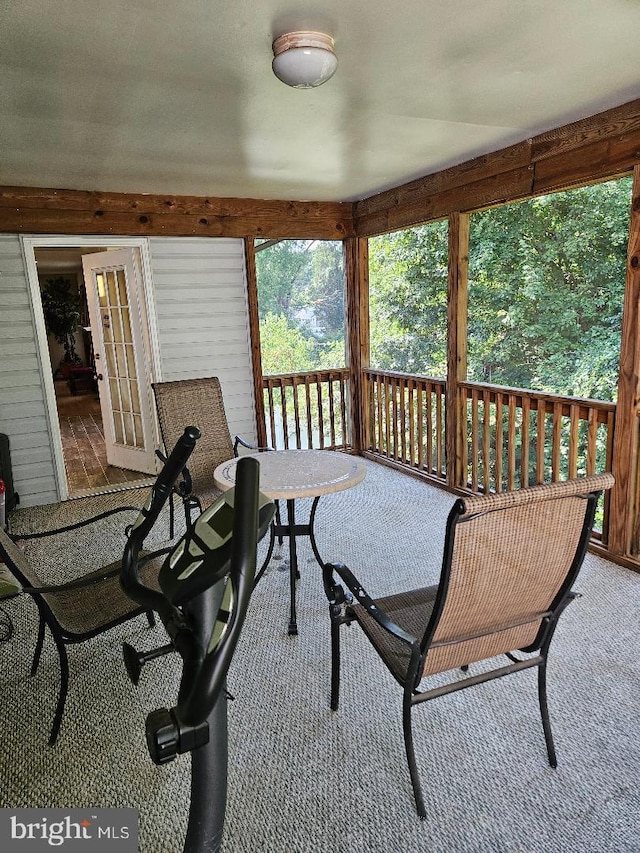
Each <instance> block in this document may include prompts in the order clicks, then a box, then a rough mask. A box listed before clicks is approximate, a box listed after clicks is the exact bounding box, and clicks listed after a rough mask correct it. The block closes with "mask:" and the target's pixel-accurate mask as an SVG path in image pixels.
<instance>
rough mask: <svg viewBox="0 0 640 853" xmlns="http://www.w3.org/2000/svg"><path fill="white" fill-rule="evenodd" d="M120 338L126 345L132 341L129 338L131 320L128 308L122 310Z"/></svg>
mask: <svg viewBox="0 0 640 853" xmlns="http://www.w3.org/2000/svg"><path fill="white" fill-rule="evenodd" d="M122 337H123V339H124V341H125V343H127V344H130V343H131V342H132V340H133V338H132V337H131V318H130V316H129V309H128V308H123V309H122Z"/></svg>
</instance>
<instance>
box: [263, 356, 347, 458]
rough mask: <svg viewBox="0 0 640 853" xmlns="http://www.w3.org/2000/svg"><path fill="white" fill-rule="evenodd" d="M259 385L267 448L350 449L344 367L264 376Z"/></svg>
mask: <svg viewBox="0 0 640 853" xmlns="http://www.w3.org/2000/svg"><path fill="white" fill-rule="evenodd" d="M262 387H263V389H264V410H265V420H266V427H267V438H268V442H269V445H270V446H271V447H275V448H277V449H278V450H282V449H285V450H288V449H290V448H292V449H296V448H297V449H306V448H309V449H311V448H314V449H320V450H348V449H350V447H351V440H350V432H349V426H348V417H347V412H348V408H349V369H348V368H346V367H342V368H336V369H335V370H318V371H309V372H307V373H294V374H284V373H282V374H276V375H272V376H264V377H263V380H262Z"/></svg>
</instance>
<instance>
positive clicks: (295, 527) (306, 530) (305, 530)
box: [254, 497, 324, 636]
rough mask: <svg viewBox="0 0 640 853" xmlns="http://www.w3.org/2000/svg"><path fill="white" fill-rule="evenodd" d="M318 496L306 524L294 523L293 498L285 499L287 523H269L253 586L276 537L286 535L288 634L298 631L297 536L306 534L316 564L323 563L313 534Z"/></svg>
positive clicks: (292, 634) (267, 561) (265, 566)
mask: <svg viewBox="0 0 640 853" xmlns="http://www.w3.org/2000/svg"><path fill="white" fill-rule="evenodd" d="M319 500H320V497H316V498H314V499H313V504H312V505H311V513H310V514H309V523H308V524H296V509H295V500H288V501H287V522H288V523H287V524H277V523H276V522H273V524H272V525H271V537H270V540H269V550H268V551H267V556H266V557H265V560H264V563H263V564H262V566H261V567H260V571H259V572H258V574H257V575H256V579H255V583H254V586H255V585H256V584H257V583H258V581H259V580H260V578H261V577H262V575H263V574H264V573H265V571H266V568H267V566H268V565H269V561H270V560H271V555H272V554H273V549H274V546H275V542H276V537H278V538H279V539H280V540H282V537H284V536H287V537H288V539H289V588H290V594H291V602H290V610H289V625H288V627H287V633H288V634H289V635H290V636H295V635H296V634H297V633H298V622H297V618H296V581H297V579H298V578H299V577H300V572H299V569H298V549H297V544H296V537H297V536H308V537H309V542H310V544H311V550H312V551H313V555H314V557H315V558H316V560H317V562H318V565H319V566H320V568H322V566H323V565H324V561H323V559H322V557H321V556H320V552H319V551H318V546H317V544H316V537H315V534H314V529H313V527H314V522H315V517H316V510H317V508H318V501H319Z"/></svg>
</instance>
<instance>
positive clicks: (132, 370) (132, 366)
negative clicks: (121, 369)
mask: <svg viewBox="0 0 640 853" xmlns="http://www.w3.org/2000/svg"><path fill="white" fill-rule="evenodd" d="M125 349H126V351H127V368H128V370H129V376H130V377H132V378H133V377H135V376H136V360H135V355H134V352H133V344H125Z"/></svg>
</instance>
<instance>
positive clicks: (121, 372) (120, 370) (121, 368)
mask: <svg viewBox="0 0 640 853" xmlns="http://www.w3.org/2000/svg"><path fill="white" fill-rule="evenodd" d="M115 350H116V365H117V368H116V371H117V373H116V375H117V376H126V375H127V366H126V361H125V357H124V344H116V347H115Z"/></svg>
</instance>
